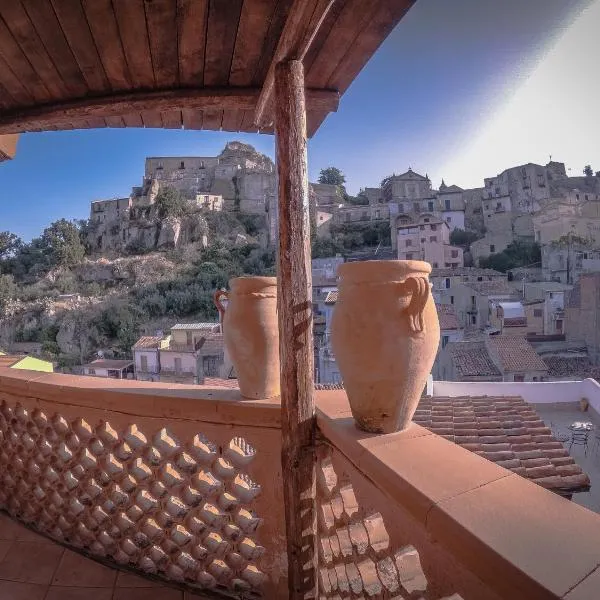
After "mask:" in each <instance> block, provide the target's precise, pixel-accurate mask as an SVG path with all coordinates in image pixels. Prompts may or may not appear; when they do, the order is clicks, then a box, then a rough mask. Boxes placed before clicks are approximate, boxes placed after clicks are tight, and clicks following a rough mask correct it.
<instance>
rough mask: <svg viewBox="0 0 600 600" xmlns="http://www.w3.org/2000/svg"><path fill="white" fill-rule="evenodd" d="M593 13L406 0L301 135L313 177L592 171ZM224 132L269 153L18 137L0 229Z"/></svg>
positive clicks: (118, 189) (103, 135)
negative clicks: (349, 80)
mask: <svg viewBox="0 0 600 600" xmlns="http://www.w3.org/2000/svg"><path fill="white" fill-rule="evenodd" d="M599 22H600V0H526V1H525V2H524V1H523V0H502V2H498V0H452V2H449V1H448V0H417V3H416V4H415V6H414V7H413V8H412V9H411V10H410V11H409V13H408V14H407V16H406V17H405V18H404V20H403V21H402V22H401V23H400V25H399V26H398V27H397V28H396V30H395V31H394V32H393V33H392V34H391V36H390V37H389V38H388V40H386V42H385V43H384V44H383V46H382V47H381V48H380V49H379V51H378V53H377V54H376V55H375V56H374V57H373V59H372V60H371V62H370V63H369V64H368V65H367V66H366V67H365V69H364V70H363V71H362V73H361V74H360V76H359V77H358V78H357V80H356V81H355V82H354V83H353V84H352V86H351V87H350V88H349V90H348V91H347V92H346V95H345V96H344V97H343V99H342V102H341V105H340V109H339V111H338V113H337V114H333V115H330V116H329V118H328V119H327V121H326V122H325V124H324V125H323V126H322V127H321V129H320V130H319V132H318V133H317V134H316V136H315V137H314V138H313V139H312V140H311V142H310V144H309V167H310V176H311V179H312V180H314V179H316V177H317V176H318V173H319V170H320V169H321V168H323V167H327V166H329V165H335V166H338V167H339V168H341V169H342V171H344V173H345V174H346V177H347V180H348V188H349V190H350V191H352V192H357V191H358V190H359V188H361V187H364V186H375V185H378V182H379V181H380V180H381V179H382V178H383V177H384V176H386V175H388V174H390V173H392V172H402V171H404V170H405V169H406V168H407V167H408V166H409V165H410V166H412V168H413V169H415V170H418V171H420V172H427V173H428V174H429V175H430V177H431V178H432V180H433V183H434V185H435V186H437V185H439V182H440V179H441V178H442V177H444V178H445V180H446V183H457V184H458V185H461V186H463V187H474V186H477V185H482V183H483V178H484V177H486V176H490V175H494V174H495V173H497V172H499V171H501V170H502V169H504V168H506V167H509V166H511V165H514V164H519V163H522V162H528V161H532V162H546V161H547V160H548V155H549V154H552V155H553V159H555V160H562V161H564V162H566V163H567V166H568V167H571V168H572V174H573V175H575V174H579V173H580V172H581V169H582V168H583V166H584V164H586V163H588V162H590V163H592V166H594V167H595V169H596V170H600V144H599V143H598V139H600V132H599V131H598V119H597V109H595V108H594V107H597V106H598V104H599V103H600V88H599V85H600V84H599V83H598V78H597V77H596V76H595V74H594V73H595V72H596V70H597V65H596V64H595V62H596V60H595V59H596V57H597V56H598V55H600V51H597V50H598V40H597V39H596V38H598V39H600V36H597V34H596V31H595V30H596V29H597V25H598V23H599ZM565 90H568V93H564V91H565ZM586 111H587V112H586ZM592 111H593V113H592V114H590V112H592ZM594 121H595V122H594ZM533 132H535V134H533ZM232 139H239V140H242V141H245V142H248V143H251V144H253V145H254V146H255V147H256V148H257V149H258V150H260V151H262V152H265V153H267V154H269V155H270V156H273V139H272V138H271V137H270V136H258V135H244V134H231V133H220V132H219V133H216V132H186V131H172V130H171V131H169V130H156V129H148V130H134V129H129V130H127V129H113V130H110V129H100V130H92V131H69V132H48V133H36V134H29V135H24V136H22V139H21V140H20V142H19V147H18V153H17V157H16V158H15V160H13V161H10V162H8V163H3V164H2V165H1V166H0V230H5V229H9V230H11V231H14V232H16V233H18V234H19V235H21V236H23V237H24V238H25V239H30V238H31V237H34V236H36V235H38V234H39V233H40V232H41V230H42V229H43V228H44V227H45V226H46V225H48V224H49V223H50V222H51V221H53V220H55V219H57V218H61V217H67V218H86V217H87V216H88V212H89V203H90V201H91V200H94V199H99V198H109V197H114V196H124V195H127V194H129V191H130V189H131V187H132V186H134V185H139V184H140V182H141V178H142V174H143V168H144V158H145V157H146V156H159V155H165V156H168V155H204V156H207V155H208V156H210V155H216V154H218V153H219V152H220V150H221V149H222V147H223V146H224V144H225V142H227V141H228V140H232Z"/></svg>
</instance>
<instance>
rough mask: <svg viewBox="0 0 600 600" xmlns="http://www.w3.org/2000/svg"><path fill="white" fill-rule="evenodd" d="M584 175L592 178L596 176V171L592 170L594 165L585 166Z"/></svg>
mask: <svg viewBox="0 0 600 600" xmlns="http://www.w3.org/2000/svg"><path fill="white" fill-rule="evenodd" d="M583 174H584V175H585V176H586V177H592V176H593V175H594V171H593V170H592V165H585V167H583Z"/></svg>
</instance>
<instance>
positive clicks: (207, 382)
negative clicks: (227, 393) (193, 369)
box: [202, 377, 240, 390]
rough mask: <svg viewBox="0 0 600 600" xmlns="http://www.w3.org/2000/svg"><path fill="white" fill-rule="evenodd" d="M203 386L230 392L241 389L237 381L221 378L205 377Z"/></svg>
mask: <svg viewBox="0 0 600 600" xmlns="http://www.w3.org/2000/svg"><path fill="white" fill-rule="evenodd" d="M202 385H204V386H206V387H219V388H227V389H230V390H237V389H238V388H239V387H240V386H239V383H238V380H237V379H222V378H221V377H205V378H204V383H203V384H202Z"/></svg>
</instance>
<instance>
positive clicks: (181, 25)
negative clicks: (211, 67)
mask: <svg viewBox="0 0 600 600" xmlns="http://www.w3.org/2000/svg"><path fill="white" fill-rule="evenodd" d="M207 19H208V0H178V1H177V52H178V55H179V83H180V85H182V86H192V87H195V86H200V85H202V84H203V82H204V51H205V48H206V29H207Z"/></svg>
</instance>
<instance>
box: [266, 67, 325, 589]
mask: <svg viewBox="0 0 600 600" xmlns="http://www.w3.org/2000/svg"><path fill="white" fill-rule="evenodd" d="M275 96H276V103H275V106H276V115H275V116H276V118H275V143H276V162H277V176H278V197H279V198H278V210H279V252H278V285H279V289H278V300H277V304H278V306H277V310H278V315H279V356H280V361H281V418H282V427H281V434H282V456H281V459H282V471H283V498H284V505H285V521H286V537H287V553H288V585H289V598H290V599H292V600H300V599H305V598H317V597H318V594H317V591H318V590H317V586H318V578H317V567H318V563H317V548H316V544H317V529H316V499H315V491H316V486H315V480H316V456H315V407H314V383H313V381H314V380H313V363H314V351H313V326H312V278H311V255H310V218H309V200H308V175H307V158H306V106H305V99H304V67H303V66H302V62H301V61H297V60H295V61H289V62H285V63H280V64H278V65H277V66H276V67H275Z"/></svg>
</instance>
